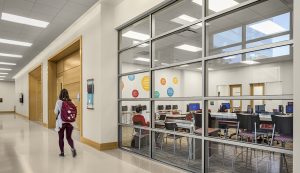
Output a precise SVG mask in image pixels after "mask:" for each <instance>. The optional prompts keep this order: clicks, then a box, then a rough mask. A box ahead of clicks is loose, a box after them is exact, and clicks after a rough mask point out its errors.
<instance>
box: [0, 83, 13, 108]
mask: <svg viewBox="0 0 300 173" xmlns="http://www.w3.org/2000/svg"><path fill="white" fill-rule="evenodd" d="M14 93H15V83H14V82H0V98H2V99H3V102H1V103H0V112H6V111H14V107H15V97H14Z"/></svg>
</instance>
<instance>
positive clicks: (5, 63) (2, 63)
mask: <svg viewBox="0 0 300 173" xmlns="http://www.w3.org/2000/svg"><path fill="white" fill-rule="evenodd" d="M0 65H16V63H10V62H0Z"/></svg>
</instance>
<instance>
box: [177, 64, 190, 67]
mask: <svg viewBox="0 0 300 173" xmlns="http://www.w3.org/2000/svg"><path fill="white" fill-rule="evenodd" d="M188 66H189V65H187V64H185V65H181V66H179V67H188Z"/></svg>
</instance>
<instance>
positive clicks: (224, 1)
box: [193, 0, 239, 12]
mask: <svg viewBox="0 0 300 173" xmlns="http://www.w3.org/2000/svg"><path fill="white" fill-rule="evenodd" d="M193 2H194V3H196V4H198V5H200V6H202V5H203V4H202V0H193ZM238 4H239V3H238V2H236V1H234V0H221V1H220V0H210V1H209V3H208V8H209V9H210V10H212V11H214V12H220V11H223V10H225V9H228V8H230V7H233V6H236V5H238Z"/></svg>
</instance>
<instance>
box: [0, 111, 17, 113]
mask: <svg viewBox="0 0 300 173" xmlns="http://www.w3.org/2000/svg"><path fill="white" fill-rule="evenodd" d="M13 113H15V111H0V114H13Z"/></svg>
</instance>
